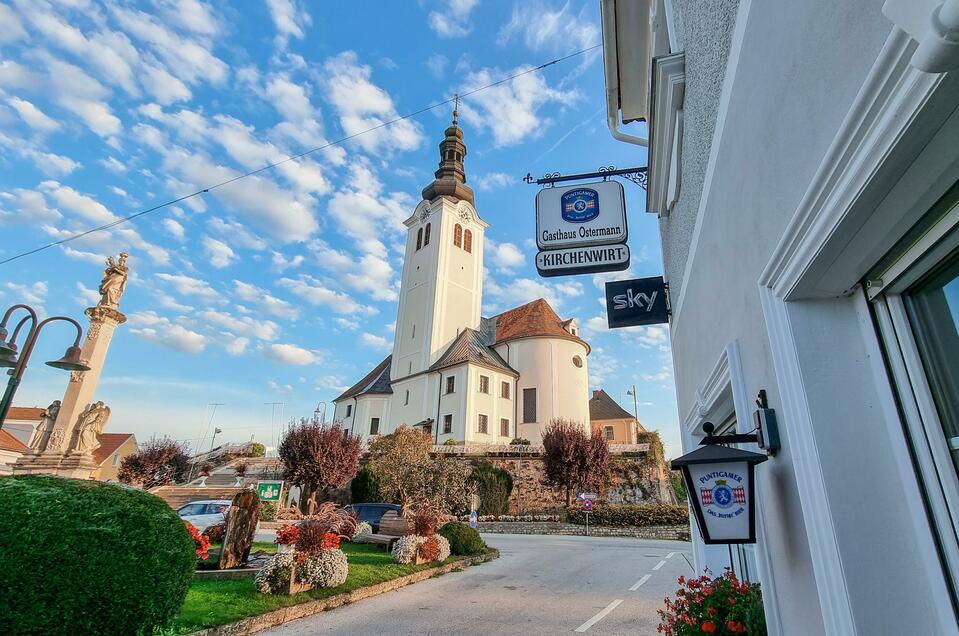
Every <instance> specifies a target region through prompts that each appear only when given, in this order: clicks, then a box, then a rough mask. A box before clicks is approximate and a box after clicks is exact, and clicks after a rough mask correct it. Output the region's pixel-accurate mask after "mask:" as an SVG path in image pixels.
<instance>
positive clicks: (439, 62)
mask: <svg viewBox="0 0 959 636" xmlns="http://www.w3.org/2000/svg"><path fill="white" fill-rule="evenodd" d="M599 41H600V30H599V22H598V7H597V5H596V4H595V3H583V4H582V5H580V3H572V2H570V3H565V4H564V3H561V2H553V1H543V2H538V1H533V2H523V1H519V0H517V1H516V2H493V1H489V0H483V1H477V0H435V1H429V0H422V1H421V2H418V3H413V2H404V3H384V2H350V3H296V2H291V1H290V0H267V1H264V2H258V1H254V0H250V1H249V2H243V3H237V4H232V5H227V4H225V3H218V4H216V5H215V9H214V5H213V4H212V3H203V2H200V1H199V0H154V1H152V2H143V3H133V2H120V1H118V2H94V1H87V0H58V1H56V2H49V3H47V2H44V1H43V0H2V2H0V226H2V231H3V237H4V239H3V242H2V244H0V258H4V257H9V256H11V255H13V254H16V253H19V252H21V251H25V250H27V249H32V248H34V247H37V246H39V245H42V244H45V243H48V242H50V241H52V240H56V239H58V238H61V237H63V236H67V235H70V234H73V233H76V232H77V231H81V230H84V229H88V228H90V227H93V226H97V225H101V224H104V223H107V222H110V221H111V220H114V219H116V218H117V217H121V216H126V215H128V214H130V213H132V212H136V211H138V210H140V209H144V208H147V207H151V206H153V205H156V204H158V203H161V202H163V201H167V200H169V199H172V198H175V197H178V196H181V195H183V194H185V193H188V192H192V191H195V190H197V189H200V188H202V187H203V186H206V185H210V184H213V183H216V182H219V181H223V180H225V179H228V178H230V177H232V176H235V175H237V174H240V173H243V172H246V171H249V170H252V169H256V168H259V167H262V166H263V165H265V164H267V163H270V162H273V161H276V160H278V159H282V158H284V157H286V156H288V155H290V154H295V153H300V152H303V151H304V150H308V149H310V148H314V147H318V146H321V145H323V144H325V143H327V142H328V141H330V140H334V139H338V138H341V137H343V136H346V135H351V134H353V133H357V132H360V131H363V130H366V129H368V128H370V127H372V126H376V125H377V124H380V123H382V122H384V121H387V120H390V119H393V118H395V117H397V116H398V115H401V114H405V113H409V112H412V111H416V110H419V109H421V108H423V107H425V106H428V105H430V104H433V103H436V102H440V101H442V100H445V99H448V98H450V97H451V96H452V95H453V94H454V93H456V92H460V93H464V92H467V91H469V90H471V89H473V88H476V87H479V86H483V85H485V84H488V83H490V82H493V81H496V80H499V79H502V78H504V77H507V76H510V75H512V74H514V73H516V72H518V71H522V70H524V69H526V68H529V67H530V66H536V65H539V64H541V63H543V62H547V61H549V60H552V59H554V58H556V57H560V56H563V55H567V54H569V53H572V52H575V51H578V50H581V49H584V48H587V47H589V46H592V45H594V44H597V43H599ZM603 96H604V85H603V68H602V59H601V56H600V52H599V50H598V49H596V50H593V51H591V52H590V53H587V54H584V55H581V56H578V57H576V58H573V59H570V60H567V61H565V62H562V63H561V64H557V65H554V66H551V67H549V68H548V69H545V70H543V71H539V72H536V73H531V74H527V75H525V76H523V77H521V78H517V79H515V80H511V81H509V82H506V83H504V84H501V85H499V86H497V87H495V88H492V89H489V90H485V91H482V92H479V93H476V94H475V95H472V96H470V97H469V98H467V99H466V100H465V101H464V103H463V105H462V107H461V118H460V119H461V125H462V126H463V128H464V130H465V134H466V143H467V146H468V152H469V154H468V156H467V159H466V168H467V175H468V180H469V182H470V184H471V185H472V186H473V187H474V188H475V190H476V206H477V209H478V210H479V212H480V214H481V215H482V216H483V217H484V218H485V219H486V220H487V221H489V223H490V224H491V228H490V229H489V230H488V231H487V239H488V243H487V250H486V267H487V272H486V282H485V288H484V314H485V315H492V314H494V313H498V312H500V311H503V310H505V309H509V308H511V307H515V306H517V305H520V304H522V303H524V302H527V301H530V300H533V299H536V298H539V297H545V298H546V299H547V300H549V301H550V303H551V304H552V305H553V306H554V308H555V309H556V310H557V311H558V312H559V313H560V314H561V315H562V316H563V317H577V318H578V319H579V321H580V323H581V325H582V327H583V330H584V334H585V335H586V337H587V338H588V339H589V340H590V342H591V343H592V345H593V353H592V355H591V356H590V358H589V368H590V375H591V384H592V386H593V388H599V387H603V388H605V389H606V390H607V391H608V392H609V393H610V394H611V395H613V396H614V397H615V398H617V399H619V400H620V401H621V403H623V404H624V405H626V406H627V408H630V409H631V408H632V404H631V402H632V399H631V398H627V396H626V395H625V391H626V390H627V388H628V387H629V386H631V385H632V384H634V383H635V384H636V386H637V390H638V391H637V392H638V401H639V411H640V413H639V414H640V419H641V421H643V422H644V424H645V425H646V426H647V427H648V428H651V429H659V430H660V432H661V433H662V434H663V436H664V441H665V442H666V444H667V452H668V453H670V454H678V452H679V436H678V428H677V426H678V425H677V416H676V407H675V397H674V390H673V385H672V372H671V365H670V362H669V348H668V333H667V330H666V327H665V326H663V327H650V328H638V329H628V330H615V331H613V332H611V331H609V330H607V329H606V327H605V309H604V303H603V287H602V285H603V282H604V280H605V278H604V277H602V276H576V277H565V278H553V279H541V278H539V277H538V276H537V274H536V270H535V266H534V262H533V259H534V256H535V245H534V242H533V235H534V210H533V201H534V197H535V195H536V187H535V186H530V185H527V184H525V183H523V182H522V181H521V178H522V176H523V175H525V174H526V173H527V172H532V173H533V174H534V175H541V174H543V173H545V172H551V171H559V172H563V173H567V174H568V173H573V172H585V171H593V170H596V169H597V168H598V167H599V166H601V165H615V166H618V167H626V166H634V165H645V164H646V153H645V149H642V148H638V147H631V146H627V145H624V144H621V143H618V142H614V141H613V140H612V139H611V137H610V136H609V133H608V131H607V130H606V127H605V122H604V101H603V99H604V98H603ZM449 118H450V108H449V107H447V106H444V107H440V108H437V109H434V110H433V111H429V112H426V113H424V114H422V115H419V116H418V117H416V118H413V119H408V120H404V121H403V122H401V123H399V124H396V125H393V126H390V127H387V128H381V129H379V130H376V131H374V132H371V133H367V134H364V135H360V136H358V137H356V138H355V139H353V140H351V141H349V142H346V143H344V144H341V145H337V146H334V147H331V148H329V149H326V150H322V151H319V152H316V153H313V154H311V155H309V156H308V157H306V158H303V159H301V160H297V161H295V162H290V163H287V164H284V165H283V166H281V167H279V168H276V169H274V170H270V171H267V172H264V173H261V174H259V175H257V176H256V177H253V178H248V179H244V180H241V181H238V182H236V183H234V184H232V185H230V186H226V187H224V188H222V189H219V190H216V191H215V192H212V193H209V194H205V195H203V196H202V197H197V198H194V199H191V200H189V201H186V202H183V203H181V204H179V205H176V206H171V207H168V208H164V209H163V210H161V211H157V212H154V213H152V214H149V215H146V216H144V217H141V218H139V219H137V220H136V221H135V222H133V223H130V224H125V225H121V226H119V227H117V228H114V229H112V230H109V231H105V232H100V233H96V234H92V235H89V236H87V237H84V238H83V239H80V240H77V241H74V242H71V243H69V244H67V245H64V246H60V247H55V248H52V249H49V250H46V251H43V252H40V253H38V254H34V255H32V256H29V257H26V258H22V259H19V260H16V261H14V262H11V263H8V264H5V265H3V266H2V271H0V305H2V307H6V306H9V305H10V304H12V303H14V302H20V301H26V302H30V303H32V304H34V305H36V306H38V307H39V308H40V309H41V311H42V312H43V313H46V314H67V315H71V316H74V317H81V316H82V311H83V308H84V307H87V306H89V305H91V304H92V303H94V302H95V300H96V294H95V292H94V290H95V288H96V286H97V284H98V282H99V278H100V274H101V272H102V267H103V265H102V261H103V260H104V258H105V257H106V256H107V255H108V254H115V253H117V252H119V251H120V250H124V249H125V250H128V251H129V252H130V253H131V257H130V265H131V268H132V274H131V278H130V282H129V285H128V287H127V291H126V295H125V296H124V298H123V300H122V303H121V309H122V310H123V311H124V312H125V313H126V314H127V316H128V317H129V322H128V323H127V324H125V325H123V326H121V327H120V328H118V329H117V332H116V335H115V337H114V341H113V344H112V347H111V350H110V357H109V359H108V362H107V366H106V368H105V370H104V372H103V376H102V378H101V382H100V385H99V388H98V392H97V397H98V399H102V400H104V401H106V402H107V403H108V404H110V405H111V406H112V408H113V415H112V419H111V421H110V423H109V424H108V427H107V429H108V430H112V431H133V432H134V433H136V435H137V437H138V438H139V439H140V440H144V439H148V438H149V437H151V436H152V435H154V434H155V435H157V436H164V435H169V436H170V437H174V438H177V439H181V440H187V441H190V442H191V443H196V440H198V439H199V438H202V437H203V436H204V435H205V434H206V429H207V424H208V422H209V418H210V412H211V410H210V407H208V404H210V403H222V406H219V407H218V408H217V411H216V415H215V418H214V420H213V421H214V425H216V426H219V427H220V428H222V429H223V430H224V432H223V433H222V434H221V435H220V436H219V437H218V441H221V440H222V441H242V440H247V439H250V437H251V436H253V437H254V438H255V439H257V440H259V441H262V442H264V443H266V444H267V445H273V444H274V443H275V440H276V436H277V434H278V429H279V426H280V425H281V424H282V423H283V422H284V421H286V420H287V419H289V418H290V417H299V416H305V415H310V414H312V412H313V410H314V408H316V406H317V404H318V403H319V402H321V401H327V402H329V401H330V400H331V399H332V398H333V397H335V396H336V395H337V393H338V392H339V391H341V390H342V389H343V388H344V387H345V386H348V385H350V384H352V383H353V382H354V381H355V380H356V379H358V378H359V377H361V376H362V375H363V374H364V373H366V372H367V371H368V370H369V368H371V367H372V366H373V365H374V364H376V362H378V361H379V360H381V359H382V358H383V357H384V356H385V355H386V353H387V352H388V351H389V348H390V346H391V343H392V335H393V334H392V329H393V323H394V321H395V317H396V295H397V290H398V285H399V276H400V273H401V271H402V257H403V244H404V243H403V242H404V236H405V234H404V228H403V226H402V223H401V222H402V220H403V219H404V218H406V217H407V216H408V215H409V214H410V213H411V211H412V209H413V207H414V206H415V205H416V203H417V202H418V201H419V192H420V190H421V189H422V187H423V186H424V185H426V184H427V183H428V182H429V180H431V178H432V172H433V170H435V168H436V164H437V161H438V155H437V149H436V146H437V144H438V142H439V141H440V139H441V136H442V131H443V129H444V128H445V126H446V125H447V123H448V121H449ZM626 192H627V204H628V208H629V223H630V247H631V249H632V253H633V265H632V267H631V269H630V271H629V272H627V273H620V274H616V275H611V276H607V277H606V278H627V277H629V276H630V275H636V276H646V275H654V274H658V273H660V272H661V265H660V257H659V240H658V232H657V223H656V219H655V218H653V217H649V216H647V215H646V214H645V213H644V212H643V209H644V205H643V195H644V193H643V191H642V190H641V189H640V188H638V187H637V186H634V185H632V184H630V183H626ZM61 329H62V331H61ZM68 338H69V335H68V333H67V331H66V329H65V328H63V327H59V328H51V329H50V330H49V333H47V334H45V337H44V338H43V341H42V342H41V343H40V345H39V349H38V351H37V353H36V356H35V358H34V362H33V366H32V367H31V369H30V370H29V371H28V374H27V376H26V379H25V381H24V383H23V385H22V386H21V389H20V392H19V394H18V399H17V403H18V404H20V405H25V406H26V405H45V404H47V403H49V402H50V401H51V400H53V399H56V398H59V397H60V395H61V394H62V391H63V389H64V387H65V382H66V377H65V376H64V375H63V374H62V373H61V372H57V371H54V370H52V369H49V368H47V367H45V366H44V365H43V364H42V360H45V359H50V358H55V357H59V356H60V355H61V353H62V349H63V347H64V345H65V344H66V342H65V341H66V340H67V339H68ZM269 403H283V404H282V405H280V406H271V405H270V404H269ZM321 408H322V407H321ZM329 412H330V413H332V406H331V407H330V410H329ZM207 443H209V442H207Z"/></svg>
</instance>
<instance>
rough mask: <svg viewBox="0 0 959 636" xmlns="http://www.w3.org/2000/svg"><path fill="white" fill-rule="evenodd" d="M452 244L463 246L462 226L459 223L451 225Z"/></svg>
mask: <svg viewBox="0 0 959 636" xmlns="http://www.w3.org/2000/svg"><path fill="white" fill-rule="evenodd" d="M453 245H455V246H456V247H463V226H462V225H460V224H459V223H457V224H456V225H455V226H453Z"/></svg>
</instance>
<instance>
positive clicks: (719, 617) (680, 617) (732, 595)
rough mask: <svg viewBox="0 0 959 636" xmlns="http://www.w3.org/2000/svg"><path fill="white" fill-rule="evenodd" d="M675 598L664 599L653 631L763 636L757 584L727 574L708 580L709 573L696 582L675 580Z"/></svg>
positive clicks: (682, 634) (686, 635) (683, 634)
mask: <svg viewBox="0 0 959 636" xmlns="http://www.w3.org/2000/svg"><path fill="white" fill-rule="evenodd" d="M679 584H680V586H681V587H680V588H679V589H678V590H676V597H675V598H672V599H671V598H667V599H665V601H666V609H662V610H659V617H660V619H662V622H661V623H660V624H659V627H658V628H657V629H658V631H659V632H661V633H663V634H666V636H702V634H716V635H717V636H727V635H730V634H750V635H760V636H762V635H765V634H766V618H765V615H764V613H763V599H762V593H761V592H760V590H759V584H758V583H750V582H749V581H740V580H739V579H737V578H736V574H735V573H734V572H731V571H727V572H726V573H725V574H723V575H722V576H720V577H717V578H715V579H714V578H711V577H710V576H709V570H706V573H705V574H704V575H703V576H700V577H699V578H693V579H687V578H685V577H682V576H681V577H679Z"/></svg>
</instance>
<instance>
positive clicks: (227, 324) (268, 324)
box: [199, 309, 280, 340]
mask: <svg viewBox="0 0 959 636" xmlns="http://www.w3.org/2000/svg"><path fill="white" fill-rule="evenodd" d="M199 317H200V318H201V319H202V320H204V321H205V322H208V323H211V324H214V325H218V326H220V327H223V328H224V329H229V330H230V332H232V333H236V334H240V335H242V336H249V337H252V338H258V339H260V340H276V338H277V337H278V336H279V335H280V326H279V325H278V324H276V323H275V322H273V321H272V320H255V319H253V318H250V317H249V316H240V317H237V316H234V315H233V314H230V313H228V312H225V311H215V310H213V309H207V310H205V311H202V312H200V314H199Z"/></svg>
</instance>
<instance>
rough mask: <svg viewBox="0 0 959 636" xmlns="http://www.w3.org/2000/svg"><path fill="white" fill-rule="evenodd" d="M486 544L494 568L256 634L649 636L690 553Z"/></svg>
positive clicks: (559, 540)
mask: <svg viewBox="0 0 959 636" xmlns="http://www.w3.org/2000/svg"><path fill="white" fill-rule="evenodd" d="M484 539H486V541H487V543H489V544H490V545H492V546H495V547H497V548H499V549H500V552H501V556H500V558H499V559H497V560H496V561H492V562H490V563H485V564H483V565H480V566H478V567H471V568H468V569H467V570H465V571H464V572H457V573H453V574H448V575H446V576H441V577H438V578H435V579H430V580H429V581H424V582H422V583H416V584H415V585H411V586H409V587H406V588H403V589H401V590H397V591H396V592H390V593H387V594H383V595H381V596H377V597H374V598H371V599H366V600H364V601H360V602H359V603H356V604H354V605H349V606H346V607H341V608H338V609H335V610H332V611H330V612H324V613H322V614H317V615H316V616H313V617H310V618H305V619H302V620H299V621H294V622H291V623H287V624H286V625H283V626H281V627H279V628H277V629H275V630H271V631H269V632H263V633H266V634H272V635H275V636H280V635H283V636H286V635H292V634H344V635H345V634H349V635H350V636H386V635H389V636H392V635H397V636H399V635H403V634H411V635H412V634H415V635H416V636H434V635H435V636H451V635H460V634H463V635H467V634H469V635H472V634H477V635H479V634H482V635H497V636H499V635H516V636H546V635H552V634H567V633H577V632H579V633H586V634H588V635H589V636H618V635H623V636H625V635H627V634H628V635H629V636H646V635H655V634H656V625H658V624H659V619H658V615H657V614H656V610H657V609H659V608H660V607H662V603H663V597H665V596H667V595H668V594H671V593H673V592H675V591H676V578H677V577H678V576H680V575H686V576H689V575H690V574H691V573H692V568H691V567H690V566H689V563H688V561H687V559H686V558H687V557H688V558H689V559H692V556H691V554H690V546H689V544H688V543H683V542H678V541H647V540H639V539H621V538H599V537H566V536H525V535H502V534H497V535H484ZM647 575H648V576H647ZM637 583H640V585H639V586H638V587H636V584H637ZM633 587H636V589H635V590H631V589H630V588H633Z"/></svg>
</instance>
